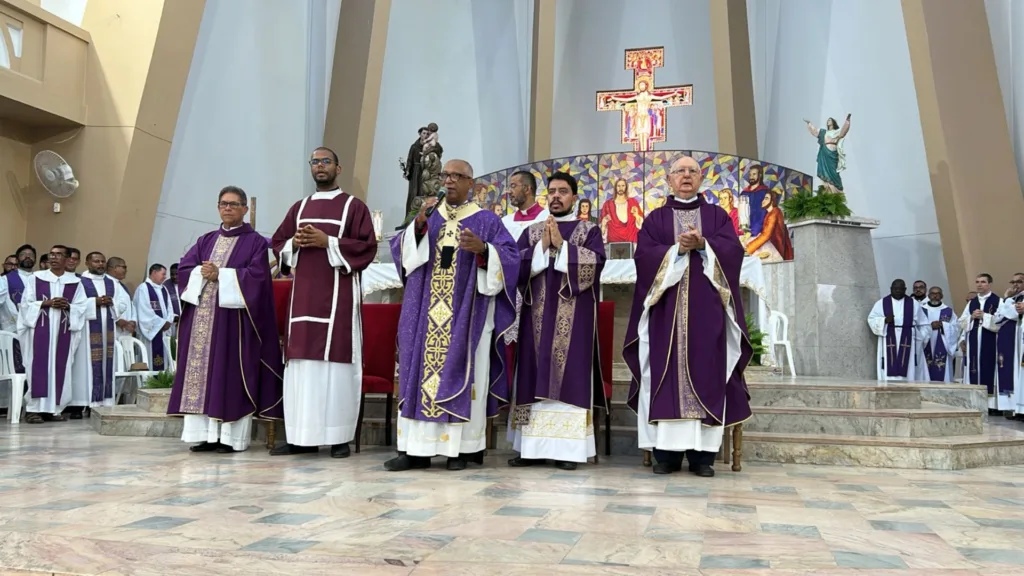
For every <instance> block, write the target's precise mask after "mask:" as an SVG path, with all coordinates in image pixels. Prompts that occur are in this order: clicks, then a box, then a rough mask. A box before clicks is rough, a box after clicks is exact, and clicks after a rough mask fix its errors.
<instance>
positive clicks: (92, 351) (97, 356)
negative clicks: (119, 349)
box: [81, 277, 114, 402]
mask: <svg viewBox="0 0 1024 576" xmlns="http://www.w3.org/2000/svg"><path fill="white" fill-rule="evenodd" d="M81 282H82V289H83V290H85V295H86V297H88V298H96V294H97V292H96V284H94V283H93V279H92V278H85V277H81ZM103 289H104V290H106V292H104V294H105V295H107V296H110V297H111V298H113V297H114V282H113V281H112V280H111V279H110V278H104V279H103ZM104 318H106V320H107V331H106V332H104V331H103V319H104ZM89 361H90V362H91V363H92V401H93V402H103V400H104V399H106V398H113V397H114V312H113V308H112V307H111V306H103V307H101V308H99V314H97V315H96V319H95V320H90V321H89Z"/></svg>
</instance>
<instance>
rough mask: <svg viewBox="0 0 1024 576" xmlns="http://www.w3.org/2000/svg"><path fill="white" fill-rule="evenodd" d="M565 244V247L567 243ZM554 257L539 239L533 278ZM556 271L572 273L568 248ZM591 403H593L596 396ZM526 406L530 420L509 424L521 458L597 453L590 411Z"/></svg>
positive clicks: (551, 403) (577, 457)
mask: <svg viewBox="0 0 1024 576" xmlns="http://www.w3.org/2000/svg"><path fill="white" fill-rule="evenodd" d="M555 220H556V221H558V222H570V221H574V220H576V215H575V214H573V213H569V214H567V215H565V216H561V217H555ZM562 247H563V248H564V247H565V244H564V242H563V244H562ZM550 260H551V249H550V248H549V249H547V250H544V249H543V246H542V243H541V242H537V244H535V245H534V249H533V260H532V261H531V263H530V278H533V277H534V276H536V275H538V274H541V273H543V272H544V271H545V270H547V268H548V263H549V262H550ZM555 270H557V271H558V272H561V273H562V274H568V273H569V251H568V250H559V251H558V253H557V255H556V256H555ZM517 315H518V310H517ZM572 361H573V359H572V358H569V359H567V363H571V362H572ZM591 370H593V369H591ZM591 376H592V375H591ZM587 388H588V389H591V396H593V390H592V386H591V382H590V380H588V381H587ZM513 397H514V396H513ZM589 405H593V398H591V401H590V403H589ZM526 408H528V409H529V410H530V420H529V421H530V423H529V424H527V425H525V426H522V427H515V428H513V427H512V426H509V435H510V436H511V440H512V448H513V450H515V451H516V452H519V453H520V456H521V457H523V458H527V459H537V460H540V459H550V460H560V461H563V462H586V461H587V458H593V457H594V456H596V455H597V442H596V441H595V438H594V422H593V420H592V419H591V418H590V410H587V409H585V408H580V407H579V406H574V405H572V404H566V403H564V402H559V401H557V400H540V401H538V402H537V403H535V404H532V405H530V406H528V407H526Z"/></svg>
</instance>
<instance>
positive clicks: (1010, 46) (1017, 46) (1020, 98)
mask: <svg viewBox="0 0 1024 576" xmlns="http://www.w3.org/2000/svg"><path fill="white" fill-rule="evenodd" d="M985 10H986V12H987V13H988V26H989V31H990V32H991V34H992V51H993V53H994V54H995V58H996V69H997V71H998V73H999V88H1000V89H1001V90H1002V93H1003V106H1004V107H1005V108H1006V122H1007V125H1008V126H1009V129H1010V141H1011V142H1012V143H1013V150H1014V157H1015V159H1016V161H1017V174H1018V178H1019V179H1020V181H1021V183H1022V184H1024V37H1022V36H1021V35H1022V34H1024V5H1022V4H1021V2H1019V1H1017V2H1014V1H1012V0H985Z"/></svg>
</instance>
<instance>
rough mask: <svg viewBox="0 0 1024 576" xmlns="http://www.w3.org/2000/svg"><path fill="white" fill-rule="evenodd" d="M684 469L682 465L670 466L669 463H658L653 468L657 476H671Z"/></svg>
mask: <svg viewBox="0 0 1024 576" xmlns="http://www.w3.org/2000/svg"><path fill="white" fill-rule="evenodd" d="M682 469H683V465H682V464H669V463H668V462H658V463H657V464H655V465H654V468H652V470H653V472H654V473H655V474H671V473H673V472H679V471H680V470H682Z"/></svg>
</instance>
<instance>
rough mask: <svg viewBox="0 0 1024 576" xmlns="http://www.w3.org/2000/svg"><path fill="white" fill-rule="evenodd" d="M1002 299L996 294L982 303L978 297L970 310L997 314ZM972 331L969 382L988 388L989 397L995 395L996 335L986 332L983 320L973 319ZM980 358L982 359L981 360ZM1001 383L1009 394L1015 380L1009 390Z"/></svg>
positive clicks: (968, 354) (969, 342)
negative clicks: (979, 335) (982, 325)
mask: <svg viewBox="0 0 1024 576" xmlns="http://www.w3.org/2000/svg"><path fill="white" fill-rule="evenodd" d="M999 303H1000V298H999V296H996V295H995V294H994V293H991V294H989V295H988V297H986V298H985V302H984V303H982V302H981V301H980V300H979V299H978V297H977V296H975V297H974V298H972V299H971V303H970V304H969V305H968V310H970V311H971V312H974V311H975V310H983V311H984V312H985V313H986V314H995V313H996V310H998V309H999ZM970 322H971V329H970V331H969V332H968V333H967V365H968V366H969V372H970V373H969V374H968V382H969V383H970V384H980V385H984V386H985V387H986V388H988V393H989V395H990V396H991V395H993V394H995V391H994V390H993V387H994V384H995V379H996V356H997V354H998V351H997V349H996V333H995V332H992V331H991V330H985V329H984V328H982V327H981V320H975V319H973V318H972V319H971V320H970ZM979 332H980V333H981V349H980V350H979V349H978V334H979ZM979 357H980V358H979ZM1003 386H1004V385H1003V384H1002V383H1001V385H1000V386H999V388H1000V391H1004V392H1007V393H1009V392H1010V391H1012V390H1013V380H1010V382H1009V386H1008V387H1007V388H1004V387H1003Z"/></svg>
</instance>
